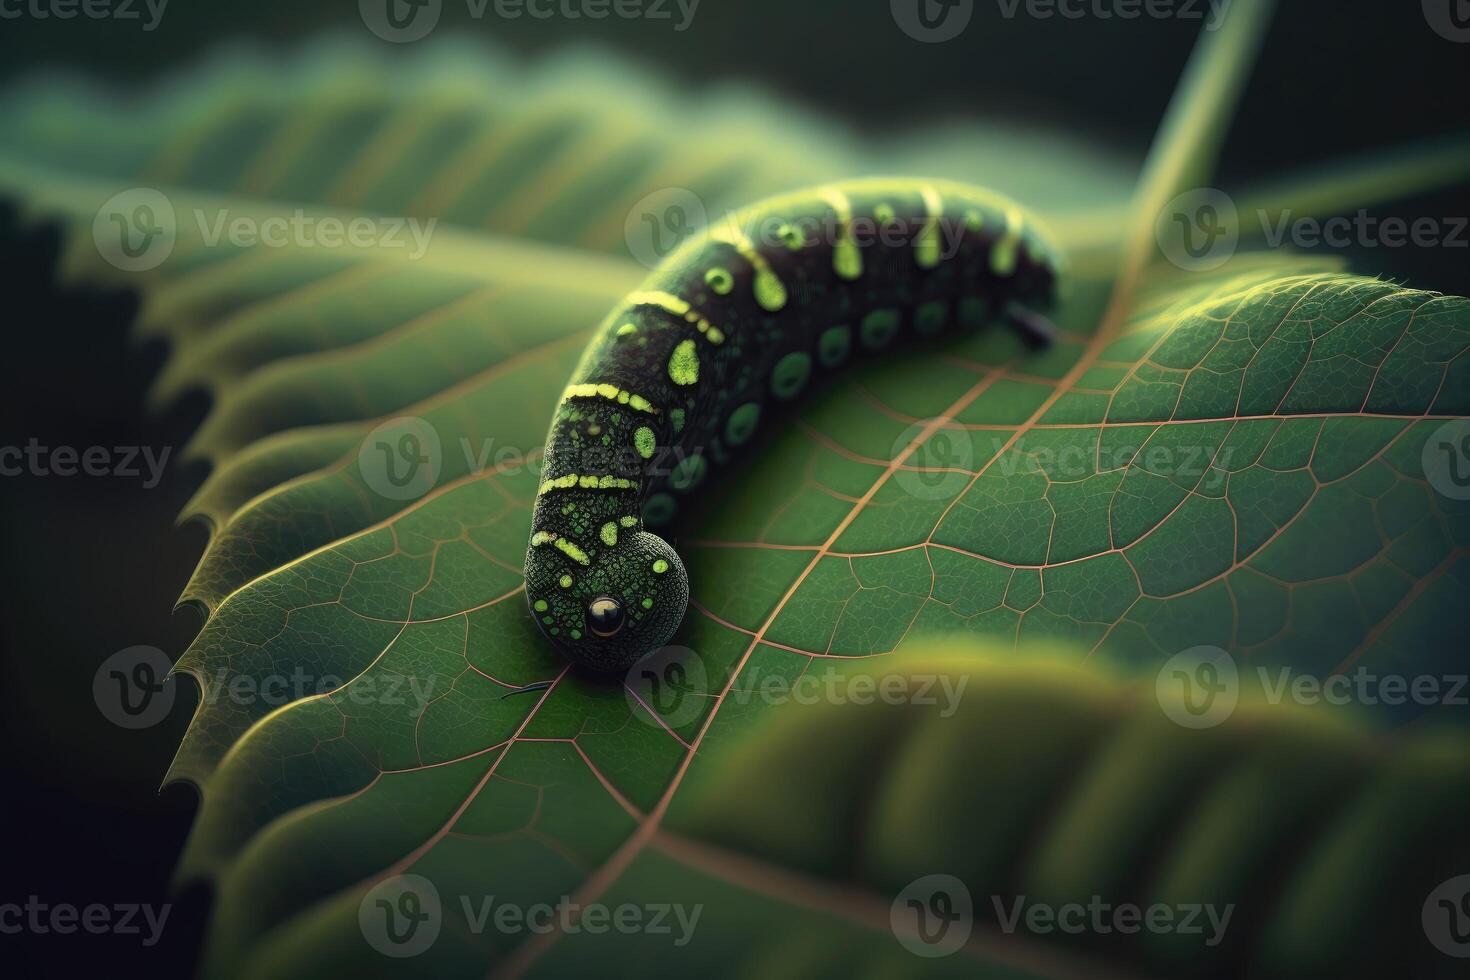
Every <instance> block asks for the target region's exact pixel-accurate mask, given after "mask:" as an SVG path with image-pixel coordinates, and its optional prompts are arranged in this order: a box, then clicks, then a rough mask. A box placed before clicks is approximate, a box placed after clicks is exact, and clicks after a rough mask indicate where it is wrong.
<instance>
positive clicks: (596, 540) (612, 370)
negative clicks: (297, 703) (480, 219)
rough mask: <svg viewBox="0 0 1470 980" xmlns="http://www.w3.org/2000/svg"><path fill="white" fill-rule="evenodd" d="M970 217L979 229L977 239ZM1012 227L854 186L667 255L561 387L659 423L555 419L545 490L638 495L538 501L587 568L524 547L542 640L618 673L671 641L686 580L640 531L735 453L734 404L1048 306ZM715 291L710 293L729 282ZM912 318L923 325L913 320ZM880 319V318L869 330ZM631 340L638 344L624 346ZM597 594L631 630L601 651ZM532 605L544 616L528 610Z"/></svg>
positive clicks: (873, 186)
mask: <svg viewBox="0 0 1470 980" xmlns="http://www.w3.org/2000/svg"><path fill="white" fill-rule="evenodd" d="M925 187H927V188H929V189H930V193H929V194H928V195H927V201H929V202H933V201H934V200H936V198H937V199H938V200H939V201H940V202H942V210H941V212H940V217H939V218H938V219H937V228H936V229H935V230H936V231H937V233H938V239H939V250H940V256H939V257H938V258H937V259H936V258H935V257H934V250H933V248H932V247H931V248H929V249H925V248H924V247H923V246H921V245H918V244H917V243H916V239H917V238H919V237H920V236H922V235H924V234H926V233H925V232H924V231H923V229H924V228H925V225H926V222H928V223H929V225H930V227H931V228H934V227H935V221H936V219H934V217H933V216H932V215H930V214H929V213H928V209H927V208H926V195H925V194H924V193H923V192H922V191H921V188H925ZM834 190H835V191H838V192H840V193H841V194H842V195H843V196H845V198H846V200H847V201H848V202H849V203H850V214H851V219H852V220H851V221H850V222H848V223H847V224H846V225H843V224H842V223H841V222H839V221H838V220H837V211H836V210H835V208H834V207H833V204H832V192H833V191H834ZM889 212H891V214H892V218H891V220H889V221H887V222H886V223H884V224H883V225H882V228H883V232H882V234H883V237H882V238H881V239H880V238H879V237H878V236H879V223H878V222H877V221H876V220H875V215H881V216H882V217H884V218H887V217H888V215H889ZM976 213H978V214H979V215H980V218H981V220H980V222H979V227H978V228H975V227H973V217H974V216H975V214H976ZM1008 216H1009V218H1010V223H1009V224H1008V223H1007V217H1008ZM1018 217H1019V212H1018V211H1016V210H1015V209H1014V206H1011V205H1009V204H1008V202H1006V201H1004V200H1003V199H1001V198H999V197H998V196H996V195H993V194H990V193H989V192H986V191H983V190H980V189H979V188H970V187H966V186H963V185H957V184H952V183H947V182H941V181H908V180H883V181H863V182H853V183H847V184H836V185H830V186H829V187H824V188H815V189H813V190H811V191H807V192H799V193H796V194H791V195H783V196H782V197H780V198H775V199H772V200H769V201H766V202H762V203H761V204H758V205H756V206H755V207H753V208H751V209H748V210H747V211H744V212H741V213H740V214H739V215H737V216H735V217H734V218H733V220H732V219H729V218H727V219H725V221H724V222H719V223H716V225H715V226H714V229H713V231H712V234H711V235H709V236H707V237H705V238H702V239H697V240H695V241H692V242H690V243H688V244H687V245H686V246H685V247H684V248H683V249H681V250H679V251H678V252H677V253H675V254H674V255H672V256H670V257H669V259H668V260H667V261H665V262H664V263H663V264H662V265H661V266H660V267H659V268H658V269H657V270H655V271H654V272H653V274H652V275H651V276H650V278H649V280H648V281H647V283H646V284H645V285H644V287H643V289H642V290H641V291H640V292H638V293H634V294H633V295H632V296H630V297H629V298H628V300H625V302H624V303H623V304H621V305H620V306H619V307H618V308H617V309H615V310H614V311H613V312H612V314H611V315H610V316H609V317H608V319H607V321H606V322H605V323H604V325H603V328H602V330H601V331H600V333H599V335H598V337H597V339H596V340H595V341H594V342H593V343H592V344H591V346H590V347H589V348H588V350H587V352H586V354H585V355H584V357H583V359H582V362H581V364H580V365H579V366H578V368H577V370H576V372H575V373H574V375H573V377H572V379H571V383H572V384H573V385H577V384H582V383H599V384H607V385H612V386H613V387H615V388H616V389H619V390H621V391H623V392H625V393H629V394H630V395H634V396H638V397H639V398H642V399H645V400H646V401H647V403H649V405H651V406H652V407H653V408H655V409H656V410H657V411H656V412H649V411H639V410H637V409H636V408H634V407H633V405H631V404H622V403H620V402H619V401H617V400H613V399H608V398H604V397H597V396H594V397H583V396H575V395H574V396H572V397H569V398H567V399H565V400H564V401H563V403H562V404H561V405H560V406H559V407H558V409H557V413H556V416H555V418H554V419H553V421H552V424H551V432H550V434H549V436H548V437H547V444H546V457H545V469H544V471H543V475H542V479H543V480H544V481H553V480H555V479H556V478H558V477H565V476H567V475H568V474H573V475H578V476H597V477H602V476H607V475H611V476H613V477H615V478H618V479H624V480H627V481H630V482H631V484H632V485H631V486H629V487H626V488H616V489H612V488H610V489H589V488H583V487H571V488H554V489H543V492H542V493H541V494H540V495H539V496H538V498H537V501H536V508H535V513H534V515H533V519H532V530H533V534H534V533H536V532H550V533H554V534H558V535H561V536H564V537H566V538H570V539H571V540H572V541H574V542H575V543H576V545H577V547H578V548H579V549H580V550H581V551H582V552H583V553H584V555H585V557H586V559H587V561H586V563H585V564H583V563H582V562H579V561H577V560H574V558H573V557H572V556H569V555H568V554H567V553H565V552H563V551H562V550H559V549H558V548H557V547H555V546H554V544H547V543H541V544H537V543H535V542H536V541H537V538H536V537H533V538H532V541H533V544H532V545H531V547H530V548H529V550H528V553H527V556H526V594H527V601H528V603H530V605H531V609H532V614H533V615H534V616H535V617H536V620H537V623H538V624H539V625H540V626H541V628H542V631H543V632H544V633H546V635H547V637H548V638H549V639H550V640H551V641H552V642H553V643H555V644H556V646H557V647H558V648H559V649H560V650H561V651H562V652H563V653H564V654H565V655H566V656H567V657H568V659H570V660H571V661H572V662H574V663H576V664H579V665H582V666H585V667H588V668H591V669H593V670H597V671H603V672H613V671H622V670H626V669H627V668H628V667H630V666H631V665H632V664H633V663H634V662H635V661H637V660H638V659H639V658H640V657H642V656H643V655H644V654H646V653H649V652H651V651H653V650H655V649H657V648H659V647H660V646H662V645H664V644H665V643H666V642H667V641H668V639H669V637H670V636H672V635H673V633H674V631H675V630H676V629H677V628H678V625H679V623H680V621H681V620H682V618H683V615H684V610H685V607H686V605H687V603H688V598H689V595H688V581H687V577H686V574H685V571H684V567H683V565H682V563H681V562H680V560H679V558H678V556H677V555H676V554H675V553H674V551H673V549H672V548H671V547H670V546H669V545H668V543H667V542H665V541H664V540H663V539H662V538H660V537H659V536H657V535H656V534H654V533H652V532H651V531H648V530H645V527H646V526H657V525H658V524H661V523H666V522H667V520H668V518H669V517H671V516H672V513H673V510H674V509H675V503H676V501H677V499H678V498H679V496H680V495H682V494H687V493H691V492H698V491H699V489H700V488H701V487H702V486H703V485H704V484H706V483H708V482H709V481H710V480H711V475H710V474H711V473H712V472H717V471H718V468H719V467H721V466H724V465H726V464H727V463H728V462H729V461H730V460H731V458H732V457H733V456H734V455H735V454H736V451H737V449H738V447H737V446H735V445H732V444H731V443H732V438H731V436H732V431H731V425H730V423H731V416H732V413H735V412H736V410H737V409H739V408H740V407H741V406H745V405H756V406H759V419H760V425H766V424H768V423H769V422H770V420H771V419H772V417H773V416H775V415H776V409H777V408H778V407H779V403H780V402H782V401H789V400H791V399H793V398H795V397H798V396H799V395H800V393H801V392H802V391H803V390H805V389H806V388H808V387H810V386H811V385H812V384H813V383H815V382H816V381H818V380H819V378H820V376H822V375H824V374H827V373H830V372H832V371H836V370H839V369H841V367H842V366H843V365H844V364H845V363H847V362H848V361H850V360H852V359H853V358H854V357H857V356H862V355H871V354H873V353H876V352H878V351H881V350H885V349H886V350H895V349H899V348H901V347H903V346H905V345H909V344H911V343H914V342H915V340H916V339H917V338H921V337H924V336H927V335H930V334H934V333H938V332H941V331H953V330H964V329H975V328H978V327H980V326H982V325H983V324H984V323H986V322H991V321H994V320H996V319H997V318H998V317H999V316H1000V315H1001V314H1002V313H1003V312H1004V311H1005V310H1006V309H1007V307H1008V305H1010V304H1017V305H1018V306H1020V307H1023V308H1026V309H1035V308H1038V307H1044V306H1047V305H1049V304H1050V302H1051V300H1052V297H1053V293H1054V288H1055V283H1056V276H1057V271H1058V270H1057V266H1058V259H1057V257H1056V255H1055V253H1054V252H1053V251H1051V249H1050V248H1049V247H1048V246H1047V245H1046V244H1045V243H1044V242H1043V241H1042V240H1041V239H1040V238H1039V237H1038V236H1037V233H1036V232H1035V230H1034V225H1033V224H1032V223H1031V222H1030V221H1029V220H1026V221H1024V222H1021V223H1017V218H1018ZM783 224H785V225H790V226H795V227H796V228H799V229H801V230H802V231H803V232H804V234H802V235H800V236H796V235H792V234H791V233H790V231H789V230H788V231H787V233H786V236H785V238H784V239H783V238H780V237H778V236H777V235H776V234H775V229H777V228H779V227H780V226H781V225H783ZM736 225H738V226H739V227H740V228H742V229H744V230H745V231H746V237H747V238H748V240H749V241H750V242H751V244H752V245H753V246H754V248H755V249H756V250H757V251H758V252H759V254H760V255H761V256H763V257H764V259H765V261H766V263H768V266H769V270H770V273H771V274H773V275H774V277H775V278H776V279H777V280H779V282H780V283H781V284H782V285H784V291H785V301H784V304H780V307H779V309H768V308H765V307H769V306H775V305H777V304H776V303H775V302H774V301H773V297H772V293H771V291H770V290H766V291H764V292H763V293H762V294H761V297H760V298H759V299H758V297H757V292H756V288H755V280H756V267H755V266H754V265H753V264H752V262H751V260H750V259H749V257H748V256H747V255H745V254H742V252H741V250H740V249H739V248H738V247H737V246H736V245H734V244H731V243H729V242H727V241H724V240H721V237H722V234H723V233H722V231H721V229H723V228H728V227H734V226H736ZM844 228H845V232H844V230H843V229H844ZM1008 229H1009V236H1008V240H1009V241H1011V242H1016V241H1019V247H1017V248H1015V249H1014V254H1015V256H1016V258H1015V262H1014V267H1013V269H1011V271H1009V272H1008V273H1005V271H1004V270H1005V269H1006V267H1007V266H1006V264H1005V263H1002V264H1001V269H1002V271H1001V272H997V271H995V270H994V269H993V268H992V251H993V250H996V249H997V248H998V247H999V248H1000V250H1001V252H1002V253H1004V252H1006V251H1007V247H1006V246H1005V245H1001V244H1000V242H1001V239H1002V238H1004V237H1007V235H1008ZM854 235H866V236H867V239H866V241H867V243H866V244H864V245H862V247H860V248H856V246H854V247H855V248H856V252H854V248H846V247H844V249H843V251H844V254H845V258H846V261H847V263H848V264H846V265H845V266H844V271H845V272H846V273H847V275H844V274H840V273H839V271H838V270H837V269H836V268H834V250H835V248H836V246H835V245H834V242H838V241H842V240H843V239H844V237H845V238H846V240H848V241H851V240H852V238H853V236H854ZM930 240H931V241H932V238H931V239H930ZM788 243H796V244H797V245H798V247H796V248H792V247H790V245H789V244H788ZM854 254H857V255H860V259H861V274H859V275H857V276H856V277H855V278H848V276H850V275H851V273H852V271H853V268H852V265H851V264H850V262H851V259H852V257H853V255H854ZM926 266H927V267H926ZM711 269H719V270H724V271H725V272H727V273H728V285H729V288H728V289H727V290H726V291H725V292H724V293H721V292H719V291H718V290H716V289H715V288H714V286H713V285H712V284H711V282H710V281H708V279H707V274H708V273H709V270H711ZM715 278H716V282H717V283H719V284H721V285H723V284H724V283H725V281H726V280H725V279H724V277H722V276H718V275H717V276H716V277H715ZM763 282H764V283H765V284H766V285H767V286H769V285H770V284H771V282H772V280H771V279H770V277H764V278H763ZM649 293H663V294H669V295H671V296H673V297H677V298H678V299H680V300H683V301H684V302H686V303H687V304H688V305H689V306H690V307H691V308H692V310H693V311H695V315H696V317H702V318H703V319H704V320H705V321H707V322H708V324H710V325H711V326H712V327H713V328H714V329H715V330H717V331H719V332H721V333H723V335H724V339H723V342H722V343H719V344H715V343H712V342H711V341H710V339H709V335H708V333H703V334H702V333H701V332H700V330H699V329H697V326H696V324H695V323H692V322H690V320H689V319H688V318H687V317H685V316H681V315H678V314H677V313H675V312H670V311H669V310H667V309H665V308H662V307H661V306H659V305H656V304H651V303H648V302H644V301H641V300H646V299H647V294H649ZM777 293H779V290H777ZM776 298H779V296H777V297H776ZM762 300H763V301H764V306H763V302H762ZM936 304H938V305H936ZM920 310H922V311H923V315H922V316H921V315H917V314H916V311H920ZM874 311H881V312H879V313H878V315H877V316H876V317H874V316H873V314H874ZM888 311H892V312H891V313H889V312H888ZM940 314H942V316H941V315H940ZM1014 319H1016V320H1018V321H1019V322H1020V323H1021V324H1023V325H1029V327H1027V328H1025V329H1023V334H1028V337H1027V339H1029V340H1032V341H1038V340H1039V339H1040V338H1038V337H1037V336H1036V335H1035V333H1034V330H1035V324H1036V323H1037V322H1038V319H1039V318H1036V317H1034V316H1028V315H1026V314H1025V313H1021V314H1020V315H1019V316H1018V317H1016V318H1014ZM865 322H867V323H868V325H869V326H868V329H864V326H863V324H864V323H865ZM885 322H896V323H897V329H896V330H895V331H892V332H891V334H890V333H889V332H888V331H885V330H884V329H883V325H884V323H885ZM628 324H631V325H632V326H633V327H634V328H635V330H634V331H632V332H629V331H628V330H627V329H626V327H625V326H624V325H628ZM841 325H846V326H848V327H849V328H850V330H849V331H848V338H849V343H848V345H847V351H846V353H845V354H844V353H843V352H842V350H841V348H842V344H841V343H839V342H838V338H839V336H840V332H838V333H836V334H834V333H832V332H831V328H833V327H836V326H841ZM620 327H623V328H624V329H623V331H622V333H621V334H620V333H619V328H620ZM1028 331H1029V333H1028ZM689 339H693V340H694V347H695V352H696V353H697V355H698V360H699V374H698V381H697V382H696V383H694V384H689V385H681V384H676V383H675V382H674V380H673V379H672V378H671V377H670V371H669V359H670V355H671V354H672V352H673V351H674V349H675V347H676V346H677V345H679V344H680V343H681V342H682V341H685V340H689ZM797 353H804V354H806V355H808V356H809V357H810V363H811V370H810V376H809V378H808V379H807V381H806V382H805V384H802V385H799V386H792V385H791V384H789V382H792V381H794V380H797V379H798V378H799V375H800V372H799V371H794V370H791V367H792V365H791V362H790V361H785V362H784V367H785V368H786V370H784V371H777V372H776V373H777V378H778V379H779V380H780V381H783V382H787V383H786V384H780V383H777V384H773V371H776V367H777V365H778V364H783V359H786V358H787V357H788V355H791V354H797ZM676 410H682V411H683V413H684V424H683V426H682V428H677V427H676V425H675V424H674V418H673V417H674V416H675V415H676V414H677V413H676ZM752 411H753V410H751V409H746V410H745V412H744V413H743V414H742V415H741V419H742V420H745V421H747V422H748V421H749V416H750V415H751V414H752ZM640 427H647V428H649V429H650V430H651V431H652V433H653V434H654V438H655V441H656V443H657V451H656V452H654V454H653V455H652V457H651V458H644V457H643V455H642V454H641V453H640V452H638V451H637V449H636V448H635V441H636V440H635V433H636V432H637V430H638V429H639V428H640ZM737 429H738V430H740V431H735V432H734V433H733V435H734V436H737V437H740V436H743V438H737V439H735V440H734V441H737V442H739V443H740V444H741V445H744V444H745V443H747V442H748V441H749V435H750V432H749V431H744V430H747V429H748V430H751V431H753V427H751V426H748V425H747V426H742V427H737ZM623 518H636V519H637V523H636V524H635V525H634V526H630V527H628V526H622V525H621V524H620V523H619V522H620V521H621V519H623ZM609 522H611V523H614V524H616V525H618V526H617V529H616V530H617V541H616V544H613V545H607V544H605V543H604V542H603V540H602V538H601V536H600V529H601V528H602V527H603V526H604V525H605V524H607V523H609ZM660 560H662V561H663V562H667V568H666V569H665V570H663V571H662V572H656V571H655V565H654V563H655V562H657V561H660ZM659 567H660V568H661V567H662V566H659ZM563 576H570V577H571V585H570V587H563V586H562V585H561V584H560V583H561V582H562V581H563ZM603 595H606V596H610V597H612V598H614V599H616V600H618V601H619V602H620V603H621V604H622V606H623V609H624V611H625V616H626V622H625V624H624V625H623V627H622V629H621V630H620V631H619V632H618V633H617V634H616V635H615V636H612V637H610V638H600V637H597V636H594V635H593V634H592V632H591V631H590V630H589V629H588V625H587V622H586V614H585V610H586V607H587V604H588V603H589V602H590V601H591V600H593V599H594V598H596V597H598V596H603ZM645 600H647V601H648V607H647V608H645V606H644V604H645ZM538 603H544V605H545V608H544V609H537V608H536V605H537V604H538Z"/></svg>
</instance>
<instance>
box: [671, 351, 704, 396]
mask: <svg viewBox="0 0 1470 980" xmlns="http://www.w3.org/2000/svg"><path fill="white" fill-rule="evenodd" d="M669 379H670V380H671V381H673V382H674V384H676V385H686V386H687V385H692V384H695V383H696V382H698V381H699V353H698V351H696V350H695V348H694V341H692V340H681V341H680V342H679V344H678V346H676V347H675V348H674V352H673V353H672V354H670V355H669Z"/></svg>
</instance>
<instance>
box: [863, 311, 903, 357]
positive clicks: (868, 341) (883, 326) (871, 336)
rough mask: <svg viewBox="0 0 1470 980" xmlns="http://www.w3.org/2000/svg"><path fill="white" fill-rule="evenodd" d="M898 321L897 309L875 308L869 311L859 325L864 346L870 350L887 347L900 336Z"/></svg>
mask: <svg viewBox="0 0 1470 980" xmlns="http://www.w3.org/2000/svg"><path fill="white" fill-rule="evenodd" d="M898 323H899V316H898V311H897V310H874V311H873V312H871V313H869V314H868V315H867V316H865V317H863V322H862V323H861V324H860V325H859V327H858V330H859V332H860V333H861V335H862V338H863V346H864V347H866V348H867V349H868V350H879V349H881V348H883V347H887V346H888V345H889V344H890V343H892V342H893V338H894V337H896V336H898Z"/></svg>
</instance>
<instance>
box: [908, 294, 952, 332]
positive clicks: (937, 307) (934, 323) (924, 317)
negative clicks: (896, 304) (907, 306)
mask: <svg viewBox="0 0 1470 980" xmlns="http://www.w3.org/2000/svg"><path fill="white" fill-rule="evenodd" d="M948 319H949V304H947V303H945V302H944V301H943V300H938V299H936V300H931V301H930V302H928V303H924V304H923V305H921V306H920V307H919V308H918V309H916V310H914V330H915V331H916V332H917V333H918V334H919V336H921V337H932V336H934V335H935V334H937V333H939V331H941V330H943V329H944V324H945V321H946V320H948Z"/></svg>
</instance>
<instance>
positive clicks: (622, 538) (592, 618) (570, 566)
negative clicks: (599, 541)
mask: <svg viewBox="0 0 1470 980" xmlns="http://www.w3.org/2000/svg"><path fill="white" fill-rule="evenodd" d="M583 557H584V558H586V559H587V563H586V564H581V563H580V562H578V561H575V560H568V556H567V555H566V554H564V553H563V552H562V551H560V550H558V549H556V548H554V547H552V548H548V547H545V546H540V547H538V546H537V545H535V544H533V545H532V546H531V550H530V552H529V553H528V554H527V555H526V600H527V602H529V603H530V606H531V615H533V616H534V617H535V618H536V623H537V625H539V626H540V627H541V632H542V633H544V634H546V638H547V639H549V640H550V641H551V642H552V643H553V644H555V646H556V648H557V649H558V650H560V651H561V652H562V654H563V655H565V656H566V658H567V659H568V660H570V661H571V662H572V663H574V664H576V665H578V666H579V667H585V668H588V669H590V670H594V671H598V672H601V673H619V672H622V671H625V670H627V669H628V668H629V667H631V666H633V664H634V663H635V662H637V661H638V660H639V659H640V658H641V657H643V656H644V655H645V654H648V653H652V652H653V651H654V650H657V649H658V648H660V647H662V646H664V645H665V644H667V643H668V641H669V638H670V637H672V636H673V635H674V631H675V630H677V629H678V628H679V623H680V622H681V621H682V620H683V619H684V609H685V607H686V606H688V604H689V576H688V574H687V573H686V572H685V571H684V564H683V562H681V561H680V560H679V556H678V555H677V554H676V553H675V552H674V549H673V548H672V547H670V546H669V543H668V542H667V541H665V540H664V539H663V538H661V537H659V536H658V535H656V534H652V533H650V532H648V531H630V532H625V533H622V534H617V535H616V536H615V543H613V544H610V545H607V546H606V547H602V548H599V549H598V550H597V551H596V552H595V553H593V554H591V555H586V554H583Z"/></svg>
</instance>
